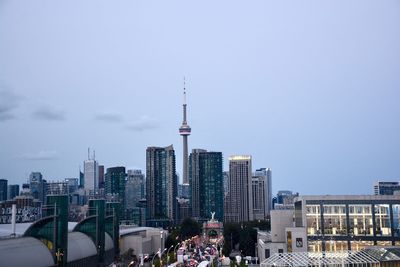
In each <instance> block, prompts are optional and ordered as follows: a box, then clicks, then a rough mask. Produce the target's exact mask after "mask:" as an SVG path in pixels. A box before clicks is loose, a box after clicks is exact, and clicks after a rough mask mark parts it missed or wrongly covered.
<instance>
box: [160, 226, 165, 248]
mask: <svg viewBox="0 0 400 267" xmlns="http://www.w3.org/2000/svg"><path fill="white" fill-rule="evenodd" d="M163 237H164V231H163V230H161V231H160V243H161V244H160V249H161V250H164V243H163Z"/></svg>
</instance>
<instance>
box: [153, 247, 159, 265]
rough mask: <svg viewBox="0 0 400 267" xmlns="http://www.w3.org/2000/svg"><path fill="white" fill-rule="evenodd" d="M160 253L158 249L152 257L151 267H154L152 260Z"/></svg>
mask: <svg viewBox="0 0 400 267" xmlns="http://www.w3.org/2000/svg"><path fill="white" fill-rule="evenodd" d="M160 252H161V249H159V250H158V251H157V252H156V253H155V254H154V256H153V258H152V259H151V266H152V267H154V258H155V257H156V256H157V254H158V253H160Z"/></svg>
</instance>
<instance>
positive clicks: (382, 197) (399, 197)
mask: <svg viewBox="0 0 400 267" xmlns="http://www.w3.org/2000/svg"><path fill="white" fill-rule="evenodd" d="M299 200H306V201H307V200H400V195H308V196H298V197H296V198H295V201H299Z"/></svg>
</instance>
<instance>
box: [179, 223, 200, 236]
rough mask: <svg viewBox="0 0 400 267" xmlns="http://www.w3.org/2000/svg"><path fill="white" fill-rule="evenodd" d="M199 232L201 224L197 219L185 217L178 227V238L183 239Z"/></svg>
mask: <svg viewBox="0 0 400 267" xmlns="http://www.w3.org/2000/svg"><path fill="white" fill-rule="evenodd" d="M200 234H201V225H200V224H199V223H198V222H197V221H195V220H193V219H192V218H186V219H184V220H183V222H182V224H181V227H180V234H179V239H180V240H185V239H188V238H191V237H193V236H196V235H200Z"/></svg>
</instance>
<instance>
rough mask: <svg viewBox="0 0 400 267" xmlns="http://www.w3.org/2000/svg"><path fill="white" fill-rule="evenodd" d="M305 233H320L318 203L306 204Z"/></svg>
mask: <svg viewBox="0 0 400 267" xmlns="http://www.w3.org/2000/svg"><path fill="white" fill-rule="evenodd" d="M306 209H307V213H306V218H307V235H321V234H322V232H321V210H320V206H319V205H307V206H306Z"/></svg>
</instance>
